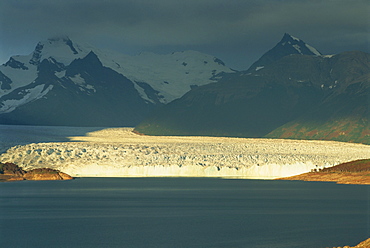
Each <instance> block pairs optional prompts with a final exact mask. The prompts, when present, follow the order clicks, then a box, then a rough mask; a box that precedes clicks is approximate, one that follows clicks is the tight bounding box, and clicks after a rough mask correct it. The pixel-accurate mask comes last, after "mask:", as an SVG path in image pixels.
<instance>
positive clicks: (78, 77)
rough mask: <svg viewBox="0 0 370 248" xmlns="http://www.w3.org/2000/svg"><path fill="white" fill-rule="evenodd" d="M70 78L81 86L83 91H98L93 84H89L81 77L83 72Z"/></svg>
mask: <svg viewBox="0 0 370 248" xmlns="http://www.w3.org/2000/svg"><path fill="white" fill-rule="evenodd" d="M70 79H71V80H72V81H73V82H74V83H75V84H76V85H78V86H79V87H80V90H81V91H88V92H90V91H93V92H96V89H95V88H94V86H93V85H90V84H87V83H86V81H85V79H84V78H82V77H81V74H77V75H75V76H73V77H70Z"/></svg>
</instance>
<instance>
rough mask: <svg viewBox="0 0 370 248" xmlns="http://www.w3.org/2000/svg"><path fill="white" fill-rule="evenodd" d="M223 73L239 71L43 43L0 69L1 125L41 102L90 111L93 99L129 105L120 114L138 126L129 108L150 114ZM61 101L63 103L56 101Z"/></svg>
mask: <svg viewBox="0 0 370 248" xmlns="http://www.w3.org/2000/svg"><path fill="white" fill-rule="evenodd" d="M224 72H227V73H232V72H234V71H233V70H231V69H230V68H228V67H226V66H225V64H224V63H223V62H222V61H221V60H220V59H218V58H215V57H213V56H210V55H207V54H203V53H200V52H196V51H184V52H174V53H172V54H154V53H142V54H140V55H137V56H129V55H124V54H119V53H117V52H110V51H103V50H100V49H97V48H95V47H93V46H91V45H87V44H84V43H76V42H74V41H72V40H71V39H70V38H68V37H66V36H61V37H54V38H50V39H48V40H45V41H41V42H39V43H38V44H37V46H36V48H35V50H34V51H33V52H32V53H31V54H29V55H24V56H19V55H18V56H12V57H11V58H10V59H9V61H8V62H7V63H5V64H4V65H2V66H0V121H1V116H2V114H8V113H12V112H13V111H15V110H16V111H15V112H18V111H17V109H19V107H21V106H29V104H30V103H34V102H40V100H42V99H44V100H45V99H48V101H49V99H50V101H54V103H55V102H58V104H59V102H61V101H64V100H65V99H71V98H68V97H72V95H73V97H72V98H76V97H77V98H80V97H81V99H82V100H81V101H86V102H84V103H83V104H84V106H88V105H89V104H90V105H91V104H92V105H94V104H97V103H96V100H94V97H97V96H98V95H99V97H101V99H100V101H103V102H104V103H105V104H106V106H111V105H112V106H111V108H112V109H113V108H117V107H118V102H119V104H120V106H121V105H122V104H126V105H127V106H126V107H123V106H121V107H120V108H121V109H122V111H126V112H127V113H128V112H129V111H133V113H131V114H130V117H129V118H132V120H133V119H134V120H135V121H134V123H135V122H136V121H137V120H138V118H139V117H137V116H141V115H142V113H137V112H138V110H135V109H137V108H135V107H132V109H131V110H127V109H126V110H125V108H131V106H132V104H136V105H140V106H141V107H140V108H141V109H142V110H145V111H147V108H146V106H154V105H157V104H166V103H168V102H170V101H172V100H174V99H177V98H180V97H181V96H183V95H184V94H185V93H186V92H188V91H189V90H191V89H192V88H193V87H197V86H200V85H205V84H208V83H212V82H215V81H217V75H218V74H220V73H224ZM119 82H122V84H121V85H120V83H119ZM113 87H114V88H115V91H113V92H112V91H111V90H112V89H113ZM120 91H121V92H120ZM108 92H109V93H108ZM128 92H129V94H128ZM120 94H121V95H122V97H120ZM125 94H126V95H125ZM127 94H128V95H127ZM68 95H71V96H68ZM103 95H104V100H103V98H102V97H103ZM82 96H83V97H82ZM58 97H59V98H61V99H62V98H63V100H55V99H57V98H58ZM110 97H113V98H116V102H115V103H114V101H113V100H111V99H110ZM125 97H128V98H129V99H124V98H125ZM121 98H122V99H121ZM52 99H54V100H52ZM73 100H76V99H73ZM45 101H46V100H45ZM87 102H89V103H87ZM109 102H112V103H109ZM76 104H77V102H76ZM79 104H82V103H79ZM32 105H37V106H38V104H32ZM113 105H114V106H113ZM94 106H95V105H94ZM129 106H130V107H129ZM134 110H135V111H136V112H135V111H134ZM81 111H82V110H81ZM140 111H141V110H140ZM114 116H115V115H114ZM11 118H15V117H14V116H13V117H11ZM17 118H18V117H17ZM19 118H21V117H19ZM40 118H44V117H40ZM66 118H68V117H66ZM76 120H77V119H76ZM127 123H132V122H127ZM45 124H46V123H45ZM84 125H85V124H84ZM99 125H100V124H99Z"/></svg>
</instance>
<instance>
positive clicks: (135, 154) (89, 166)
mask: <svg viewBox="0 0 370 248" xmlns="http://www.w3.org/2000/svg"><path fill="white" fill-rule="evenodd" d="M70 139H71V140H72V141H75V142H58V143H37V144H27V145H22V146H15V147H12V148H10V149H8V150H7V152H5V153H3V154H0V162H14V163H16V164H18V165H20V166H22V167H25V169H32V168H38V167H49V168H53V169H58V170H61V171H63V172H66V173H68V174H70V175H72V176H78V177H87V176H98V177H146V176H149V177H153V176H174V177H177V176H189V177H239V178H261V179H267V178H277V177H285V176H292V175H297V174H301V173H304V172H308V171H310V170H311V169H319V168H323V167H330V166H334V165H336V164H339V163H342V162H347V161H351V160H355V159H363V158H369V154H370V146H367V145H361V144H351V143H341V142H333V141H298V140H277V139H276V140H274V139H242V138H222V137H220V138H219V137H179V136H177V137H173V136H171V137H161V136H141V135H136V134H134V133H132V129H130V128H113V129H104V130H101V131H96V132H92V133H89V134H88V135H87V136H83V137H71V138H70Z"/></svg>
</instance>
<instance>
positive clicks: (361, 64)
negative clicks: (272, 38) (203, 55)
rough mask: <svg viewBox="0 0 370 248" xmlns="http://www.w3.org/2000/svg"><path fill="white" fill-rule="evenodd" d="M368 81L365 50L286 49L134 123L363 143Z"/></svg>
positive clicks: (174, 131) (164, 131)
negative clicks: (287, 51)
mask: <svg viewBox="0 0 370 248" xmlns="http://www.w3.org/2000/svg"><path fill="white" fill-rule="evenodd" d="M284 37H286V35H285V36H284ZM283 40H284V38H283ZM280 43H281V42H280ZM275 48H276V47H275ZM312 49H313V48H312ZM314 50H315V51H316V49H314ZM264 56H265V55H264ZM264 56H262V57H264ZM262 57H261V59H260V60H259V61H261V60H262ZM252 68H253V67H252ZM369 87H370V54H367V53H364V52H359V51H354V52H344V53H340V54H337V55H317V54H313V55H305V54H289V55H287V56H284V57H282V58H279V59H277V60H275V61H271V62H270V63H268V64H265V66H264V67H263V68H259V69H258V70H247V71H244V72H237V73H233V74H228V73H226V74H223V77H222V78H221V79H220V80H219V82H217V83H214V84H209V85H205V86H202V87H198V88H196V89H193V90H191V91H190V92H188V93H186V94H185V95H184V96H183V97H181V98H180V99H177V100H175V101H173V102H171V103H170V104H168V105H166V106H163V107H161V108H160V109H158V110H156V111H155V112H154V113H153V114H152V115H151V116H150V117H149V118H147V119H146V120H144V121H143V122H141V123H140V124H139V125H138V126H137V127H136V128H135V130H136V131H137V132H140V133H144V134H152V135H211V136H236V137H270V138H296V139H326V140H340V141H351V142H361V143H367V144H370V132H369V130H370V122H369V120H370V115H369V109H370V106H369V102H370V101H369V100H370V98H369V96H370V92H369Z"/></svg>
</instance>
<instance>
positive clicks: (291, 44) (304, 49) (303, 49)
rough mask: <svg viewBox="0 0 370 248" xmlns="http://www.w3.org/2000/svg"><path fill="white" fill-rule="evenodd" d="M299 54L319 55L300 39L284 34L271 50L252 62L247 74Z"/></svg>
mask: <svg viewBox="0 0 370 248" xmlns="http://www.w3.org/2000/svg"><path fill="white" fill-rule="evenodd" d="M291 54H301V55H318V56H319V55H321V53H320V52H319V51H317V49H316V48H314V47H312V46H310V45H308V44H306V43H305V42H304V41H302V40H301V39H298V38H296V37H294V36H291V35H290V34H288V33H285V34H284V36H283V38H282V39H281V41H280V42H279V43H277V44H276V45H275V46H274V47H273V48H272V49H270V50H269V51H267V52H266V53H265V54H263V55H262V57H261V58H260V59H258V60H257V61H256V62H254V63H253V64H252V65H251V67H249V69H248V72H251V71H258V70H260V69H262V68H264V67H265V66H267V65H269V64H270V63H272V62H275V61H277V60H279V59H281V58H283V57H285V56H287V55H291Z"/></svg>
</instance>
